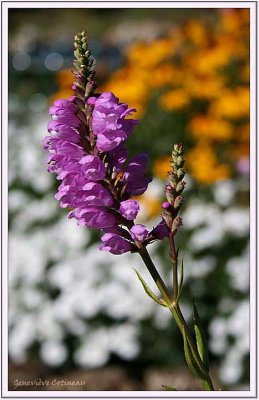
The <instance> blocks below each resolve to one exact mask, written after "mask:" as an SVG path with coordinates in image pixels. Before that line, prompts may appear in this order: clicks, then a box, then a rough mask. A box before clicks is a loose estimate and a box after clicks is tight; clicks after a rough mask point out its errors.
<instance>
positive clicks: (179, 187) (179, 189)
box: [176, 181, 186, 194]
mask: <svg viewBox="0 0 259 400" xmlns="http://www.w3.org/2000/svg"><path fill="white" fill-rule="evenodd" d="M185 185H186V182H185V181H181V182H179V183H178V184H177V186H176V192H177V193H179V194H180V193H182V191H183V189H184V188H185Z"/></svg>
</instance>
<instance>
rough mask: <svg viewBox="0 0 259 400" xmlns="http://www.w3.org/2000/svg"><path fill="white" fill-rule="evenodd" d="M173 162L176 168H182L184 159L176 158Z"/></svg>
mask: <svg viewBox="0 0 259 400" xmlns="http://www.w3.org/2000/svg"><path fill="white" fill-rule="evenodd" d="M175 162H176V164H177V166H178V167H182V166H183V164H184V158H183V156H178V157H177V159H176V161H175Z"/></svg>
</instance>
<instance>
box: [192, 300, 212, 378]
mask: <svg viewBox="0 0 259 400" xmlns="http://www.w3.org/2000/svg"><path fill="white" fill-rule="evenodd" d="M193 323H194V331H195V337H196V343H197V349H198V353H199V355H200V357H201V359H202V361H203V364H204V367H205V370H206V371H207V372H208V371H209V358H208V346H207V342H206V338H205V334H204V330H203V327H202V323H201V320H200V317H199V314H198V310H197V307H196V304H195V302H194V301H193Z"/></svg>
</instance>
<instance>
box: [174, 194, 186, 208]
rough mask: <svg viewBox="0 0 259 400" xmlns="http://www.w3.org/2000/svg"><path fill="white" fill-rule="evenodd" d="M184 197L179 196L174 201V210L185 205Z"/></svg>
mask: <svg viewBox="0 0 259 400" xmlns="http://www.w3.org/2000/svg"><path fill="white" fill-rule="evenodd" d="M183 200H184V197H183V196H177V197H176V199H175V201H174V208H179V207H181V205H182V203H183Z"/></svg>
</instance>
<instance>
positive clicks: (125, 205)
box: [119, 200, 139, 220]
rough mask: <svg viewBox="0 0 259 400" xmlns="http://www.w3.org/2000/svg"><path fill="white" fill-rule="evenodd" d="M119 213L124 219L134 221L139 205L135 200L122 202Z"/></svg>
mask: <svg viewBox="0 0 259 400" xmlns="http://www.w3.org/2000/svg"><path fill="white" fill-rule="evenodd" d="M119 211H120V213H121V214H122V215H123V217H125V218H126V219H128V220H134V219H135V218H136V216H137V214H138V212H139V203H138V201H136V200H125V201H122V202H121V205H120V209H119Z"/></svg>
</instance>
